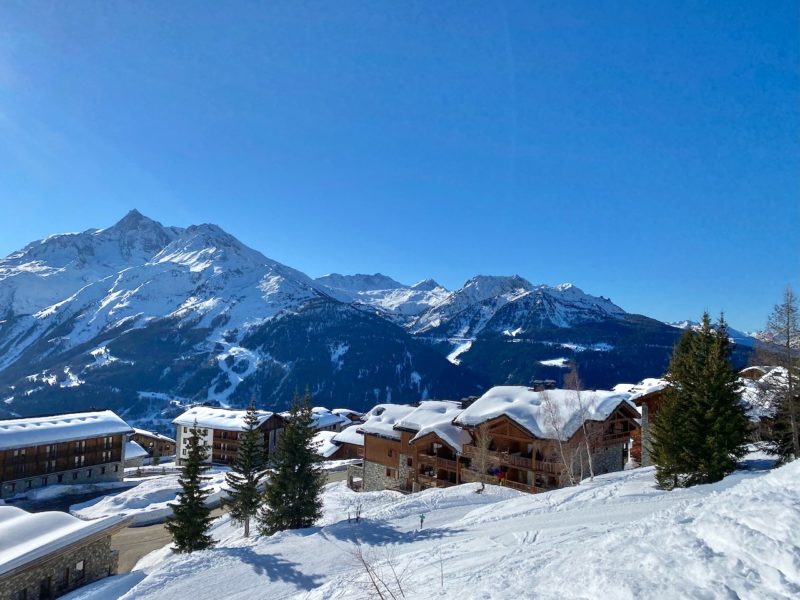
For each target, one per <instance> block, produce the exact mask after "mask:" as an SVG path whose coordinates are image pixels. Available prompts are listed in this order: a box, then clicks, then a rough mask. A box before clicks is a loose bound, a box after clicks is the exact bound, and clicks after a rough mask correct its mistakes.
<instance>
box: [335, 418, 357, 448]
mask: <svg viewBox="0 0 800 600" xmlns="http://www.w3.org/2000/svg"><path fill="white" fill-rule="evenodd" d="M332 439H333V441H334V442H336V443H337V444H353V445H354V446H363V445H364V434H363V433H361V424H360V423H359V424H357V425H350V427H346V428H345V429H342V430H341V431H340V432H339V433H337V434H335V435H334V437H333V438H332Z"/></svg>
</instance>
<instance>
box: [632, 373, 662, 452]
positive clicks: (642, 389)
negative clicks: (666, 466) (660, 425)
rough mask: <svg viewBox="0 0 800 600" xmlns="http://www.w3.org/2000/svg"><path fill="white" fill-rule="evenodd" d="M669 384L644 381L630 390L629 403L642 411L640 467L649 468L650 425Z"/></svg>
mask: <svg viewBox="0 0 800 600" xmlns="http://www.w3.org/2000/svg"><path fill="white" fill-rule="evenodd" d="M668 386H669V384H668V383H667V381H665V380H664V379H645V380H643V381H642V382H640V383H638V384H636V386H634V387H633V388H631V394H632V396H631V401H632V402H634V403H635V404H636V406H638V407H640V410H641V411H642V415H641V421H642V430H641V436H640V445H641V447H640V450H639V453H640V455H641V463H640V464H641V465H642V466H643V467H647V466H650V465H651V464H652V460H651V459H650V441H651V439H652V423H653V419H655V417H656V415H657V414H658V410H659V407H660V406H661V401H662V400H663V397H664V390H666V389H667V387H668Z"/></svg>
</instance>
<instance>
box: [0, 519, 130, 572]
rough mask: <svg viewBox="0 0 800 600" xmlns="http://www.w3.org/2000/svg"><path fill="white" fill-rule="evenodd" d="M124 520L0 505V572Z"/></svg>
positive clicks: (15, 567)
mask: <svg viewBox="0 0 800 600" xmlns="http://www.w3.org/2000/svg"><path fill="white" fill-rule="evenodd" d="M126 520H127V518H126V517H123V516H113V517H108V518H105V519H95V520H92V521H82V520H81V519H78V518H77V517H73V516H72V515H70V514H67V513H64V512H40V513H29V512H27V511H24V510H22V509H21V508H17V507H15V506H7V505H0V575H3V574H5V573H8V572H10V571H13V570H16V569H19V568H20V567H22V566H24V565H26V564H28V563H30V562H31V561H33V560H36V559H38V558H42V557H44V556H47V555H49V554H52V553H53V552H56V551H58V550H60V549H62V548H64V547H66V546H69V545H70V544H73V543H75V542H78V541H80V540H82V539H84V538H86V537H88V536H91V535H94V534H97V533H101V532H103V531H106V530H108V529H112V528H116V527H117V526H122V525H123V524H124V523H125V522H126Z"/></svg>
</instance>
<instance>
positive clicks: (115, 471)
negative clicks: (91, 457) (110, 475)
mask: <svg viewBox="0 0 800 600" xmlns="http://www.w3.org/2000/svg"><path fill="white" fill-rule="evenodd" d="M118 472H119V465H114V473H118Z"/></svg>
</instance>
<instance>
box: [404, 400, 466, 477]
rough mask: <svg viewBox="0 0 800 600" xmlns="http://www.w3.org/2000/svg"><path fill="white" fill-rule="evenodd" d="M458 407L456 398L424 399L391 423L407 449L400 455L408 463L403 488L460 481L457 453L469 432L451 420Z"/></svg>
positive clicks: (458, 403)
mask: <svg viewBox="0 0 800 600" xmlns="http://www.w3.org/2000/svg"><path fill="white" fill-rule="evenodd" d="M462 410H463V409H462V408H461V403H460V402H453V401H448V400H426V401H423V402H420V405H419V406H418V407H417V408H415V409H414V410H413V411H411V412H410V413H409V414H408V415H407V416H406V417H404V418H403V419H401V420H400V421H398V422H397V423H396V424H395V429H397V430H398V431H400V440H401V446H402V449H404V450H405V451H406V452H407V454H405V455H404V456H401V458H405V460H406V463H407V464H408V466H409V467H410V479H409V480H407V481H406V485H405V489H410V490H411V491H414V492H416V491H419V490H422V489H425V488H430V487H448V486H451V485H456V484H458V483H461V461H460V457H461V455H462V452H463V448H464V446H465V445H466V444H468V443H469V442H470V436H469V434H468V433H467V432H466V431H464V429H462V428H461V427H458V426H456V425H453V420H454V419H456V418H457V417H458V415H460V414H461V412H462Z"/></svg>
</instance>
